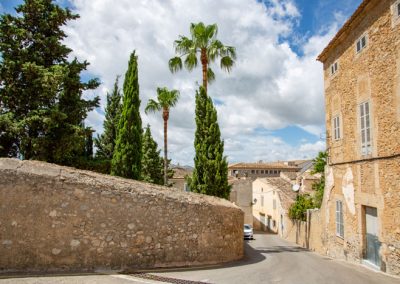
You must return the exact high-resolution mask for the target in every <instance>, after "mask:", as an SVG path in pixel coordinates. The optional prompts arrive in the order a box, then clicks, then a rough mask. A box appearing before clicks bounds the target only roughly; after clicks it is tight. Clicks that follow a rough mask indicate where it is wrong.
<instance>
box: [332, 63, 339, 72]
mask: <svg viewBox="0 0 400 284" xmlns="http://www.w3.org/2000/svg"><path fill="white" fill-rule="evenodd" d="M337 71H338V63H337V61H336V62H335V63H333V64H332V65H331V75H333V74H335V73H336V72H337Z"/></svg>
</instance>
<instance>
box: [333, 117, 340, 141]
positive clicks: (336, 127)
mask: <svg viewBox="0 0 400 284" xmlns="http://www.w3.org/2000/svg"><path fill="white" fill-rule="evenodd" d="M333 137H334V138H335V140H339V139H340V119H339V116H336V117H334V118H333Z"/></svg>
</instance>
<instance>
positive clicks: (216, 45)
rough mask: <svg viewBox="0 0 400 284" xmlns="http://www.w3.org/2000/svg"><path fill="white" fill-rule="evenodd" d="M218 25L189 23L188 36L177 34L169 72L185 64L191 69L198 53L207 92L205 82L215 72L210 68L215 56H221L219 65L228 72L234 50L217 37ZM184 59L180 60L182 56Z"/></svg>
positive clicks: (213, 76) (208, 80) (210, 79)
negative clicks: (174, 55)
mask: <svg viewBox="0 0 400 284" xmlns="http://www.w3.org/2000/svg"><path fill="white" fill-rule="evenodd" d="M217 34H218V26H217V25H216V24H213V25H208V26H206V25H204V24H203V23H202V22H200V23H197V24H194V23H192V24H191V25H190V38H189V37H186V36H179V39H178V40H176V41H175V53H176V54H177V56H176V57H173V58H171V59H170V60H169V68H170V70H171V72H176V71H178V70H181V69H182V66H183V65H185V67H186V69H188V70H189V71H192V70H193V69H194V68H195V67H197V63H198V58H197V56H198V54H199V55H200V62H201V65H202V74H203V87H204V89H205V91H206V92H207V83H208V82H212V81H213V80H214V79H215V74H214V72H213V71H212V69H211V68H210V66H209V65H210V63H212V62H214V61H215V60H216V59H217V58H221V60H220V66H221V68H222V69H223V70H226V71H228V72H230V70H231V69H232V66H233V64H234V60H235V59H236V51H235V48H234V47H232V46H225V45H223V44H222V42H221V41H219V40H218V39H217ZM183 57H184V60H183V62H182V58H183Z"/></svg>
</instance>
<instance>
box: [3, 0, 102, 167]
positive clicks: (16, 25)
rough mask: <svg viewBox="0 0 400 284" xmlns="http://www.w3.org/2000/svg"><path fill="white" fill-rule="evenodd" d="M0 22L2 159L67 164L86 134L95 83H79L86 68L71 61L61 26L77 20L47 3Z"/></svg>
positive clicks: (31, 1)
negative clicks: (85, 122)
mask: <svg viewBox="0 0 400 284" xmlns="http://www.w3.org/2000/svg"><path fill="white" fill-rule="evenodd" d="M16 12H17V15H16V16H12V15H9V14H4V15H2V16H1V18H0V54H1V60H0V154H1V155H2V156H8V157H16V156H20V157H22V158H25V159H39V160H45V161H48V162H55V163H60V164H67V165H71V164H73V162H74V161H76V160H77V159H78V158H79V157H80V155H82V151H83V149H85V138H86V137H87V132H88V131H91V130H90V129H86V128H84V126H83V124H82V121H83V120H84V119H85V118H86V116H87V113H88V112H89V111H90V110H92V109H93V108H94V107H97V106H98V102H99V98H98V97H95V98H94V99H92V100H85V99H83V98H82V93H83V92H84V91H85V90H90V89H95V88H96V87H97V86H98V85H99V82H98V81H97V79H91V80H89V81H87V82H86V83H83V82H81V79H80V74H81V72H82V71H84V70H86V68H87V66H88V63H87V62H86V61H84V62H79V61H78V60H77V59H76V58H75V59H73V60H69V59H68V58H69V55H70V52H71V49H69V48H68V47H67V46H65V45H64V44H63V40H64V39H65V37H66V35H65V33H64V31H63V29H62V26H63V25H65V24H66V22H67V21H69V20H74V19H76V18H78V15H76V14H72V13H71V11H70V10H68V9H63V8H60V7H59V6H57V5H56V4H54V3H53V1H51V0H25V2H24V3H23V4H22V5H20V6H18V7H17V8H16Z"/></svg>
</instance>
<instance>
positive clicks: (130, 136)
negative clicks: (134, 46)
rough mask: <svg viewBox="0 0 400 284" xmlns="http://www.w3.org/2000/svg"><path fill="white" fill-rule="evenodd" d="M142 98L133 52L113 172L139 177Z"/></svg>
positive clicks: (127, 76) (135, 58) (125, 89)
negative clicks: (140, 96) (140, 108)
mask: <svg viewBox="0 0 400 284" xmlns="http://www.w3.org/2000/svg"><path fill="white" fill-rule="evenodd" d="M139 107H140V99H139V83H138V68H137V56H136V55H135V51H134V52H133V53H132V54H131V56H130V60H129V64H128V71H126V74H125V79H124V96H123V102H122V112H121V117H120V119H119V123H118V130H117V140H116V143H115V149H114V154H113V159H112V161H111V174H112V175H117V176H121V177H126V178H131V179H139V178H140V174H141V170H142V167H141V162H142V119H141V117H140V111H139Z"/></svg>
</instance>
